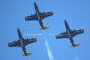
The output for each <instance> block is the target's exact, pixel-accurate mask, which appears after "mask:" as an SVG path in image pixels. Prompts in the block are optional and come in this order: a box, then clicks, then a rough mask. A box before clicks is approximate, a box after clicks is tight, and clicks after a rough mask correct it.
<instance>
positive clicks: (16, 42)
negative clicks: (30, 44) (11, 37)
mask: <svg viewBox="0 0 90 60" xmlns="http://www.w3.org/2000/svg"><path fill="white" fill-rule="evenodd" d="M8 47H20V43H19V42H18V41H15V42H10V43H8Z"/></svg>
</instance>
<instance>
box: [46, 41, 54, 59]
mask: <svg viewBox="0 0 90 60" xmlns="http://www.w3.org/2000/svg"><path fill="white" fill-rule="evenodd" d="M45 46H46V48H47V52H48V56H49V59H50V60H54V57H53V55H52V52H51V50H50V47H49V44H48V41H45Z"/></svg>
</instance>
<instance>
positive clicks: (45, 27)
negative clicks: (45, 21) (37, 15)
mask: <svg viewBox="0 0 90 60" xmlns="http://www.w3.org/2000/svg"><path fill="white" fill-rule="evenodd" d="M47 28H48V26H44V27H40V30H45V29H47Z"/></svg>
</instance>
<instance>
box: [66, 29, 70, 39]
mask: <svg viewBox="0 0 90 60" xmlns="http://www.w3.org/2000/svg"><path fill="white" fill-rule="evenodd" d="M67 34H68V37H69V38H71V34H70V31H69V30H67Z"/></svg>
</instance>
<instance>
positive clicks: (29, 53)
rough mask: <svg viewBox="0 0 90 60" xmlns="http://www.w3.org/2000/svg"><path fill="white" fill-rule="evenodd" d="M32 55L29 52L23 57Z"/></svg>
mask: <svg viewBox="0 0 90 60" xmlns="http://www.w3.org/2000/svg"><path fill="white" fill-rule="evenodd" d="M31 54H32V53H31V52H28V53H26V54H23V56H29V55H31Z"/></svg>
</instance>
